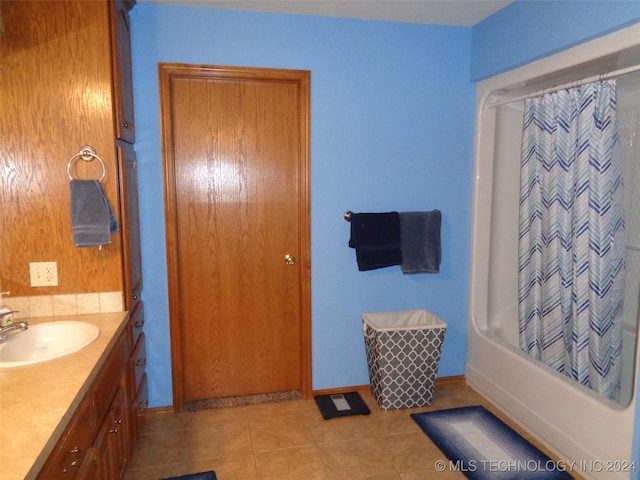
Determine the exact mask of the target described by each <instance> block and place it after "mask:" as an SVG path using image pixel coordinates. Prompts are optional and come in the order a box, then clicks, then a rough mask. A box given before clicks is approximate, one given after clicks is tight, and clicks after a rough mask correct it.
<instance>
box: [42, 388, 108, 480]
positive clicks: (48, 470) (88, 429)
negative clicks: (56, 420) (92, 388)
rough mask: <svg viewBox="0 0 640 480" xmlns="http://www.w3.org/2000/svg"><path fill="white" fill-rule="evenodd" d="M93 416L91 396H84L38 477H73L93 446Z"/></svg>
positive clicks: (50, 478)
mask: <svg viewBox="0 0 640 480" xmlns="http://www.w3.org/2000/svg"><path fill="white" fill-rule="evenodd" d="M94 437H95V416H94V410H93V404H92V399H91V396H87V397H85V398H84V399H83V400H82V402H80V406H79V407H78V409H77V410H76V413H75V415H74V416H73V418H72V419H71V422H70V423H69V426H68V427H67V430H66V431H65V433H64V434H63V435H62V437H61V438H60V440H59V441H58V444H57V445H56V447H55V449H54V451H53V453H52V454H51V455H50V456H49V459H48V460H47V462H46V463H45V465H44V467H43V468H42V470H41V473H40V475H39V477H38V478H42V479H47V480H58V479H60V480H65V479H68V478H75V476H76V475H77V473H78V470H80V465H81V464H82V463H83V460H84V458H85V457H86V456H87V453H88V452H89V451H90V449H91V448H92V447H93V439H94Z"/></svg>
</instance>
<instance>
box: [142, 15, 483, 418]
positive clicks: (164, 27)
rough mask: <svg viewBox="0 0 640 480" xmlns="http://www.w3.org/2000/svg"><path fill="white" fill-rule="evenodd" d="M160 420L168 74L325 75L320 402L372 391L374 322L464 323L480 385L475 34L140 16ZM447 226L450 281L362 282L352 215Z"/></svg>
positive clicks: (454, 364) (315, 172) (147, 278)
mask: <svg viewBox="0 0 640 480" xmlns="http://www.w3.org/2000/svg"><path fill="white" fill-rule="evenodd" d="M131 20H132V35H133V38H132V41H133V52H132V53H133V64H134V72H133V77H134V91H135V109H136V151H137V154H138V171H139V182H140V213H141V229H142V230H141V236H142V250H143V274H144V282H145V284H144V292H143V298H144V301H145V305H146V318H147V323H146V324H145V331H146V334H147V337H148V359H149V363H148V365H147V372H148V377H149V390H150V405H151V407H158V406H164V405H170V404H171V402H172V395H171V360H170V339H169V318H168V300H167V276H166V254H165V231H164V213H163V201H164V199H163V170H162V168H163V167H162V154H161V146H162V145H161V142H162V139H161V135H160V117H159V115H160V113H159V100H158V95H159V94H158V66H157V64H158V62H179V63H199V64H218V65H242V66H256V67H273V68H289V69H307V70H310V71H311V190H312V198H311V210H312V213H311V228H312V234H311V243H312V259H311V262H312V283H311V285H312V342H313V358H312V363H313V388H314V389H326V388H334V387H343V386H354V385H362V384H367V383H368V382H369V377H368V373H367V364H366V355H365V351H364V341H363V338H362V327H361V315H362V313H363V312H379V311H395V310H404V309H413V308H426V309H428V310H430V311H432V312H433V313H435V314H436V315H438V316H439V317H441V318H442V319H443V320H444V321H445V322H447V323H448V329H447V334H446V339H445V345H444V351H443V355H442V361H441V365H440V371H439V374H440V375H441V376H449V375H461V374H462V373H463V372H464V357H465V347H466V322H467V320H466V318H467V296H468V292H467V290H468V271H469V255H468V253H469V234H470V216H471V214H470V212H471V188H472V163H473V122H474V120H473V119H474V108H475V107H474V97H475V86H474V84H473V83H472V82H471V81H470V80H469V64H470V49H471V29H469V28H462V27H442V26H425V25H409V24H400V23H387V22H373V21H359V20H346V19H329V18H318V17H306V16H293V15H276V14H263V13H249V12H233V11H226V10H216V9H207V8H196V7H179V6H167V5H158V4H150V3H139V4H138V5H137V6H136V7H135V9H134V10H133V11H132V15H131ZM433 208H439V209H440V210H441V211H442V213H443V226H442V244H443V259H442V265H441V270H440V273H439V274H430V275H402V273H401V271H400V269H399V267H391V268H386V269H381V270H376V271H371V272H358V270H357V266H356V262H355V255H354V251H353V250H352V249H350V248H349V247H348V246H347V242H348V238H349V224H348V223H346V222H345V221H344V220H343V218H342V215H343V213H344V212H345V211H346V210H353V211H374V212H375V211H388V210H399V211H408V210H430V209H433Z"/></svg>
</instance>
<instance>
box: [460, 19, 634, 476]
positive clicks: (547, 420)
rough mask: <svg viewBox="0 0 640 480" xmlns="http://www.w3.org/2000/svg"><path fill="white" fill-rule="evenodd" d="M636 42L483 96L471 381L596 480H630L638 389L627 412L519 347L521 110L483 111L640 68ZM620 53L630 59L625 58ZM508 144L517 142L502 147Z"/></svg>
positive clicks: (616, 39) (554, 63)
mask: <svg viewBox="0 0 640 480" xmlns="http://www.w3.org/2000/svg"><path fill="white" fill-rule="evenodd" d="M638 39H640V26H639V25H635V26H634V27H630V28H628V29H624V30H620V31H618V32H616V33H614V34H611V35H608V36H606V37H602V38H600V39H596V40H593V41H591V42H588V43H586V44H583V45H580V46H578V47H574V48H572V49H570V50H567V51H565V52H562V53H559V54H556V55H554V56H552V57H547V58H545V59H542V60H538V61H536V62H533V63H531V64H529V65H526V66H524V67H520V68H518V69H516V70H512V71H510V72H506V73H503V74H500V75H498V76H496V77H493V78H490V79H488V80H484V81H482V82H480V83H479V84H478V92H477V108H476V112H477V113H476V152H475V166H474V193H473V225H472V239H471V265H472V266H471V271H470V296H469V314H468V330H467V355H466V363H465V377H466V379H467V381H468V383H469V384H470V385H471V386H472V387H474V388H475V389H476V390H478V391H479V392H480V393H482V394H483V395H484V396H486V397H487V398H489V399H490V400H491V401H492V402H493V403H495V404H496V405H497V406H498V407H500V408H501V409H502V410H503V411H504V412H505V413H506V414H507V415H509V416H510V417H511V418H512V419H513V420H514V421H516V422H517V423H518V424H519V425H520V426H522V427H523V428H524V429H525V430H527V431H528V432H529V433H531V434H532V435H533V436H534V437H535V438H537V439H538V440H539V441H540V442H541V443H543V444H544V445H545V446H547V447H548V448H549V449H550V450H551V451H552V452H553V453H554V454H555V455H557V456H558V457H559V458H560V459H561V461H562V462H563V464H565V465H566V466H567V469H568V470H571V469H573V470H575V472H576V473H578V474H579V475H581V476H583V477H585V478H593V479H628V478H629V477H630V470H629V462H630V461H631V449H632V442H633V432H634V419H635V409H636V395H635V390H636V389H635V387H629V388H630V390H629V394H628V397H629V398H628V400H629V401H628V404H626V405H621V404H618V403H615V402H612V401H609V400H606V399H603V398H602V397H599V396H598V395H596V394H595V393H593V392H592V391H591V390H589V389H588V388H586V387H582V386H580V385H578V384H576V383H575V382H572V381H570V380H568V379H567V378H566V377H565V376H564V375H562V374H559V373H557V372H555V371H553V370H552V369H550V368H548V367H547V366H546V365H542V364H540V363H539V362H535V361H532V360H531V359H530V358H528V357H527V356H525V355H524V354H523V353H522V352H520V350H519V348H517V335H518V325H517V318H518V306H517V283H518V280H517V229H518V195H519V162H518V161H515V162H514V161H513V158H516V159H519V157H520V151H519V150H520V129H521V118H522V106H523V105H521V104H518V103H514V104H509V105H507V106H503V107H500V108H485V104H486V103H487V102H493V101H495V100H496V99H498V100H499V99H500V98H501V97H504V96H509V97H517V96H519V95H520V94H522V93H525V92H526V90H529V91H534V90H539V89H540V88H547V87H550V86H553V85H557V84H560V83H564V82H566V81H568V79H570V77H572V76H575V75H576V72H578V73H577V77H576V78H583V77H587V76H591V75H593V74H595V73H599V72H602V71H610V70H613V69H616V68H623V67H626V66H630V65H619V64H616V65H615V68H611V67H612V65H611V63H612V59H614V58H615V59H619V58H629V59H633V60H629V61H633V62H637V61H638V59H640V44H639V40H638ZM621 50H624V51H625V54H624V55H618V51H621ZM616 62H619V60H616ZM634 64H635V63H634ZM518 119H520V121H518ZM505 136H508V137H509V138H514V139H515V140H514V142H511V143H510V142H503V141H501V140H500V139H502V138H505ZM497 139H498V141H497ZM514 155H515V157H514ZM514 336H515V339H514ZM624 341H625V345H627V346H629V345H631V347H632V348H627V349H626V352H627V353H626V354H627V355H629V353H628V352H631V353H630V355H631V356H632V358H631V363H629V364H628V365H630V366H631V368H626V369H625V370H624V372H623V375H627V376H628V377H629V376H631V377H633V376H634V375H637V371H638V370H637V369H638V361H637V358H633V357H634V353H633V352H634V351H635V350H637V345H638V340H637V336H636V330H635V328H629V329H627V330H626V331H625V340H624ZM633 347H635V348H633ZM636 357H637V356H636ZM634 364H635V370H634V369H633V367H634Z"/></svg>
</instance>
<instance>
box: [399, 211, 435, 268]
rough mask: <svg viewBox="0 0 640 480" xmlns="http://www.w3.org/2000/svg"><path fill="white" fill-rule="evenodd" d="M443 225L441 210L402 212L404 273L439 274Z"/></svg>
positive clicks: (401, 231)
mask: <svg viewBox="0 0 640 480" xmlns="http://www.w3.org/2000/svg"><path fill="white" fill-rule="evenodd" d="M441 223H442V213H441V212H440V210H431V211H430V212H400V241H401V245H402V264H401V266H400V268H401V269H402V273H404V274H412V273H438V272H439V271H440V258H441V255H442V249H441V245H440V225H441Z"/></svg>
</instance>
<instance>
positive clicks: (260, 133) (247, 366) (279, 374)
mask: <svg viewBox="0 0 640 480" xmlns="http://www.w3.org/2000/svg"><path fill="white" fill-rule="evenodd" d="M160 82H161V98H162V123H163V142H164V155H165V175H166V176H165V178H166V193H167V195H166V202H167V205H166V207H167V238H168V260H169V284H170V313H171V336H172V343H171V345H172V366H173V372H174V405H176V406H177V407H178V409H181V408H182V405H183V402H184V401H190V400H200V399H208V398H220V397H229V396H240V395H249V394H256V393H267V392H279V391H290V390H300V391H301V392H302V393H303V395H305V396H306V395H308V392H307V390H308V388H309V379H310V374H309V369H310V362H309V353H310V333H309V324H310V319H309V318H310V301H309V270H310V262H309V255H310V253H309V250H310V249H309V205H308V203H309V200H308V195H309V187H308V175H309V173H308V171H309V168H308V163H309V153H308V135H309V127H308V123H309V72H307V71H290V70H273V69H250V68H227V67H205V66H188V65H173V64H171V65H169V64H162V65H161V66H160Z"/></svg>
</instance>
